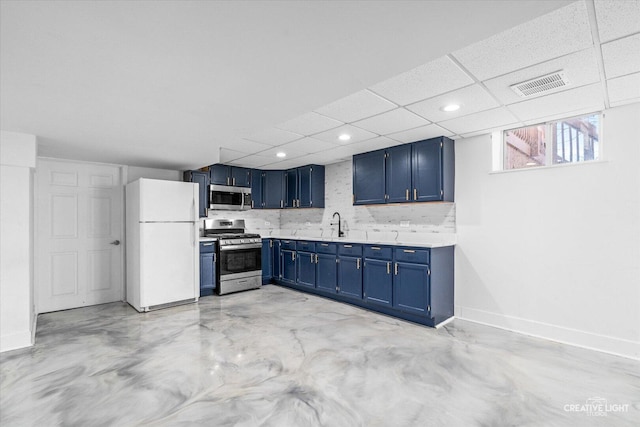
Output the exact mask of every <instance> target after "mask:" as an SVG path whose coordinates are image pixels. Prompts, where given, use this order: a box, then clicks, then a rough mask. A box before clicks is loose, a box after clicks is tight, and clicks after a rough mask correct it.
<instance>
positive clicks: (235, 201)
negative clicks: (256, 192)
mask: <svg viewBox="0 0 640 427" xmlns="http://www.w3.org/2000/svg"><path fill="white" fill-rule="evenodd" d="M209 209H213V210H215V209H218V210H225V211H243V210H247V209H251V188H247V187H232V186H229V185H210V186H209Z"/></svg>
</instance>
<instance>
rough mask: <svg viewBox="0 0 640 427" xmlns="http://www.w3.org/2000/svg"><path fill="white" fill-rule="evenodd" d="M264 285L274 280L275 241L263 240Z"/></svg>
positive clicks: (261, 261)
mask: <svg viewBox="0 0 640 427" xmlns="http://www.w3.org/2000/svg"><path fill="white" fill-rule="evenodd" d="M260 264H261V266H262V284H263V285H264V284H267V283H270V282H271V279H272V278H273V240H271V239H262V258H261V260H260Z"/></svg>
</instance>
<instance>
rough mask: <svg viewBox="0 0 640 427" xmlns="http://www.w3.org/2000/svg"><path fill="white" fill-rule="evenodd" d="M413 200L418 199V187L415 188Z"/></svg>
mask: <svg viewBox="0 0 640 427" xmlns="http://www.w3.org/2000/svg"><path fill="white" fill-rule="evenodd" d="M413 200H418V189H417V188H414V189H413Z"/></svg>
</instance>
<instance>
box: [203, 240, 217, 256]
mask: <svg viewBox="0 0 640 427" xmlns="http://www.w3.org/2000/svg"><path fill="white" fill-rule="evenodd" d="M215 251H216V242H200V253H201V254H206V253H210V252H215Z"/></svg>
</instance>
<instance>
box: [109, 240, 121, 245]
mask: <svg viewBox="0 0 640 427" xmlns="http://www.w3.org/2000/svg"><path fill="white" fill-rule="evenodd" d="M110 244H112V245H116V246H118V245H119V244H120V240H114V241H113V242H111V243H110Z"/></svg>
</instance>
